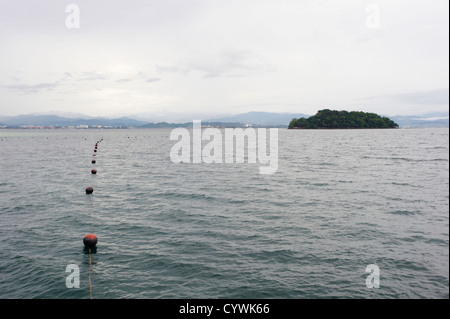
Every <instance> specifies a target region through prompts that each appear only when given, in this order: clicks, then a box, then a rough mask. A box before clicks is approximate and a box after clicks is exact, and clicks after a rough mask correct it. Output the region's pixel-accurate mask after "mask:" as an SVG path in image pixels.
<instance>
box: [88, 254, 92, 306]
mask: <svg viewBox="0 0 450 319" xmlns="http://www.w3.org/2000/svg"><path fill="white" fill-rule="evenodd" d="M89 295H90V297H91V299H92V283H91V249H90V248H89Z"/></svg>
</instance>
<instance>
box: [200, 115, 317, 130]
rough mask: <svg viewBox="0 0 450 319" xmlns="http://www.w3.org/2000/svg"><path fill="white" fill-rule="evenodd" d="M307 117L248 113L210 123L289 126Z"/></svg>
mask: <svg viewBox="0 0 450 319" xmlns="http://www.w3.org/2000/svg"><path fill="white" fill-rule="evenodd" d="M301 117H309V115H306V114H302V113H270V112H248V113H244V114H237V115H233V116H228V117H221V118H214V119H209V120H207V121H211V122H233V123H243V124H253V125H286V127H287V126H288V125H289V122H290V121H291V120H292V119H293V118H301Z"/></svg>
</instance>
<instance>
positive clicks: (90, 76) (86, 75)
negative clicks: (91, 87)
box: [78, 72, 108, 81]
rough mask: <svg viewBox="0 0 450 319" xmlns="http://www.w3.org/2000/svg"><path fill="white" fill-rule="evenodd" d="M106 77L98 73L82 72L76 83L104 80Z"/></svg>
mask: <svg viewBox="0 0 450 319" xmlns="http://www.w3.org/2000/svg"><path fill="white" fill-rule="evenodd" d="M107 78H108V77H107V76H106V75H104V74H101V73H98V72H83V73H82V74H81V78H79V79H78V81H95V80H106V79H107Z"/></svg>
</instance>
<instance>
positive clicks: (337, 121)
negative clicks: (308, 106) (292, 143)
mask: <svg viewBox="0 0 450 319" xmlns="http://www.w3.org/2000/svg"><path fill="white" fill-rule="evenodd" d="M289 128H290V129H295V128H300V129H348V128H398V124H397V123H395V122H394V121H392V120H391V119H389V118H387V117H381V116H379V115H377V114H375V113H366V112H348V111H334V110H328V109H325V110H320V111H319V112H317V114H316V115H314V116H311V117H309V118H304V117H302V118H299V119H293V120H292V121H291V123H289Z"/></svg>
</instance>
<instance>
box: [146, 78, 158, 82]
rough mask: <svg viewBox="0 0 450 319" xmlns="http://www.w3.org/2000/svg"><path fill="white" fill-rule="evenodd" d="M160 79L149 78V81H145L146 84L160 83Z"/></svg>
mask: <svg viewBox="0 0 450 319" xmlns="http://www.w3.org/2000/svg"><path fill="white" fill-rule="evenodd" d="M160 80H161V79H160V78H148V79H147V80H145V82H157V81H160Z"/></svg>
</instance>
